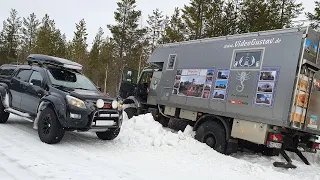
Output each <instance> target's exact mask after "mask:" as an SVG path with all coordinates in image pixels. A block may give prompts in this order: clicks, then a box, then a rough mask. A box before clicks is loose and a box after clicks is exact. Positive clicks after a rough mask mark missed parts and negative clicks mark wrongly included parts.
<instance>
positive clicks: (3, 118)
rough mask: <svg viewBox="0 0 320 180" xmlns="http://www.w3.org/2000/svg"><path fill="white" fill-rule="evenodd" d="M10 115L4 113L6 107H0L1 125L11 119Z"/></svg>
mask: <svg viewBox="0 0 320 180" xmlns="http://www.w3.org/2000/svg"><path fill="white" fill-rule="evenodd" d="M9 115H10V113H8V112H5V111H4V106H3V105H2V104H1V105H0V123H1V124H3V123H6V122H7V121H8V119H9Z"/></svg>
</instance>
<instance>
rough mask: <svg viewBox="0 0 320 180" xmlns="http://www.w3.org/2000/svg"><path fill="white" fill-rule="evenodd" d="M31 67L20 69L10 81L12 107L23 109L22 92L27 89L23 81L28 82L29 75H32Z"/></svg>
mask: <svg viewBox="0 0 320 180" xmlns="http://www.w3.org/2000/svg"><path fill="white" fill-rule="evenodd" d="M31 72H32V71H31V69H30V68H24V69H22V68H21V69H19V70H18V72H17V73H15V75H14V76H13V77H12V79H11V82H10V92H11V95H12V104H11V106H12V108H14V109H16V110H23V109H21V100H22V93H24V91H25V90H26V87H25V86H23V83H27V82H28V80H29V77H30V75H31Z"/></svg>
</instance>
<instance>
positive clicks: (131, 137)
mask: <svg viewBox="0 0 320 180" xmlns="http://www.w3.org/2000/svg"><path fill="white" fill-rule="evenodd" d="M115 143H116V144H117V145H119V146H126V148H127V149H130V151H139V152H141V154H140V155H138V154H135V156H138V157H139V158H140V159H141V160H144V161H145V160H146V159H150V158H153V159H154V160H156V161H157V163H158V164H161V163H163V165H165V164H168V163H169V164H170V166H173V167H175V169H174V171H177V170H178V169H180V170H179V171H181V167H183V172H184V173H185V177H186V178H187V177H189V178H187V179H192V178H190V177H192V176H195V175H197V176H198V179H213V178H214V179H231V178H237V180H241V179H249V178H250V179H271V178H272V179H290V180H293V179H304V178H301V177H299V178H295V177H291V176H290V175H289V174H286V173H284V172H278V171H275V170H274V167H273V166H272V162H270V160H269V161H268V165H267V166H266V164H264V165H263V166H262V165H260V164H258V163H255V162H248V161H244V160H242V159H238V158H234V157H231V156H225V155H223V154H220V153H218V152H216V151H214V150H213V149H211V148H210V147H208V146H207V145H205V144H203V143H200V142H198V141H197V140H195V139H194V132H193V131H192V127H190V126H188V127H187V128H186V129H185V131H184V132H181V131H179V132H177V133H176V132H173V131H171V130H166V129H164V128H163V127H162V125H161V124H160V123H158V122H156V121H154V119H153V117H152V115H151V114H146V115H140V116H135V117H133V118H132V119H130V120H125V121H124V123H123V127H122V132H121V133H120V136H119V137H118V138H117V139H116V140H115ZM150 152H152V153H150ZM176 177H179V178H178V179H180V177H181V176H176ZM173 179H174V178H173ZM306 179H310V178H306Z"/></svg>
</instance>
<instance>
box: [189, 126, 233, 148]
mask: <svg viewBox="0 0 320 180" xmlns="http://www.w3.org/2000/svg"><path fill="white" fill-rule="evenodd" d="M208 136H214V140H215V143H214V144H215V145H214V146H213V147H211V146H210V145H209V144H207V142H206V138H208ZM195 139H197V140H198V141H200V142H202V143H206V144H207V145H209V146H210V147H211V148H213V149H214V150H216V151H218V152H220V153H222V154H225V153H226V147H227V141H226V130H225V128H224V126H223V125H222V124H221V123H219V122H217V121H214V120H208V121H205V122H203V123H202V124H200V126H199V127H198V128H197V130H196V135H195Z"/></svg>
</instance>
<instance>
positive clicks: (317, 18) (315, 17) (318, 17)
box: [306, 1, 320, 29]
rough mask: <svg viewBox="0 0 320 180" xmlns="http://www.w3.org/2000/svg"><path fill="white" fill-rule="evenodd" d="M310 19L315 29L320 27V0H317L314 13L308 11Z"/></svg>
mask: <svg viewBox="0 0 320 180" xmlns="http://www.w3.org/2000/svg"><path fill="white" fill-rule="evenodd" d="M306 15H307V17H308V19H309V20H310V21H311V26H312V27H313V28H315V29H319V28H320V1H315V8H314V13H311V12H308V13H306Z"/></svg>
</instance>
